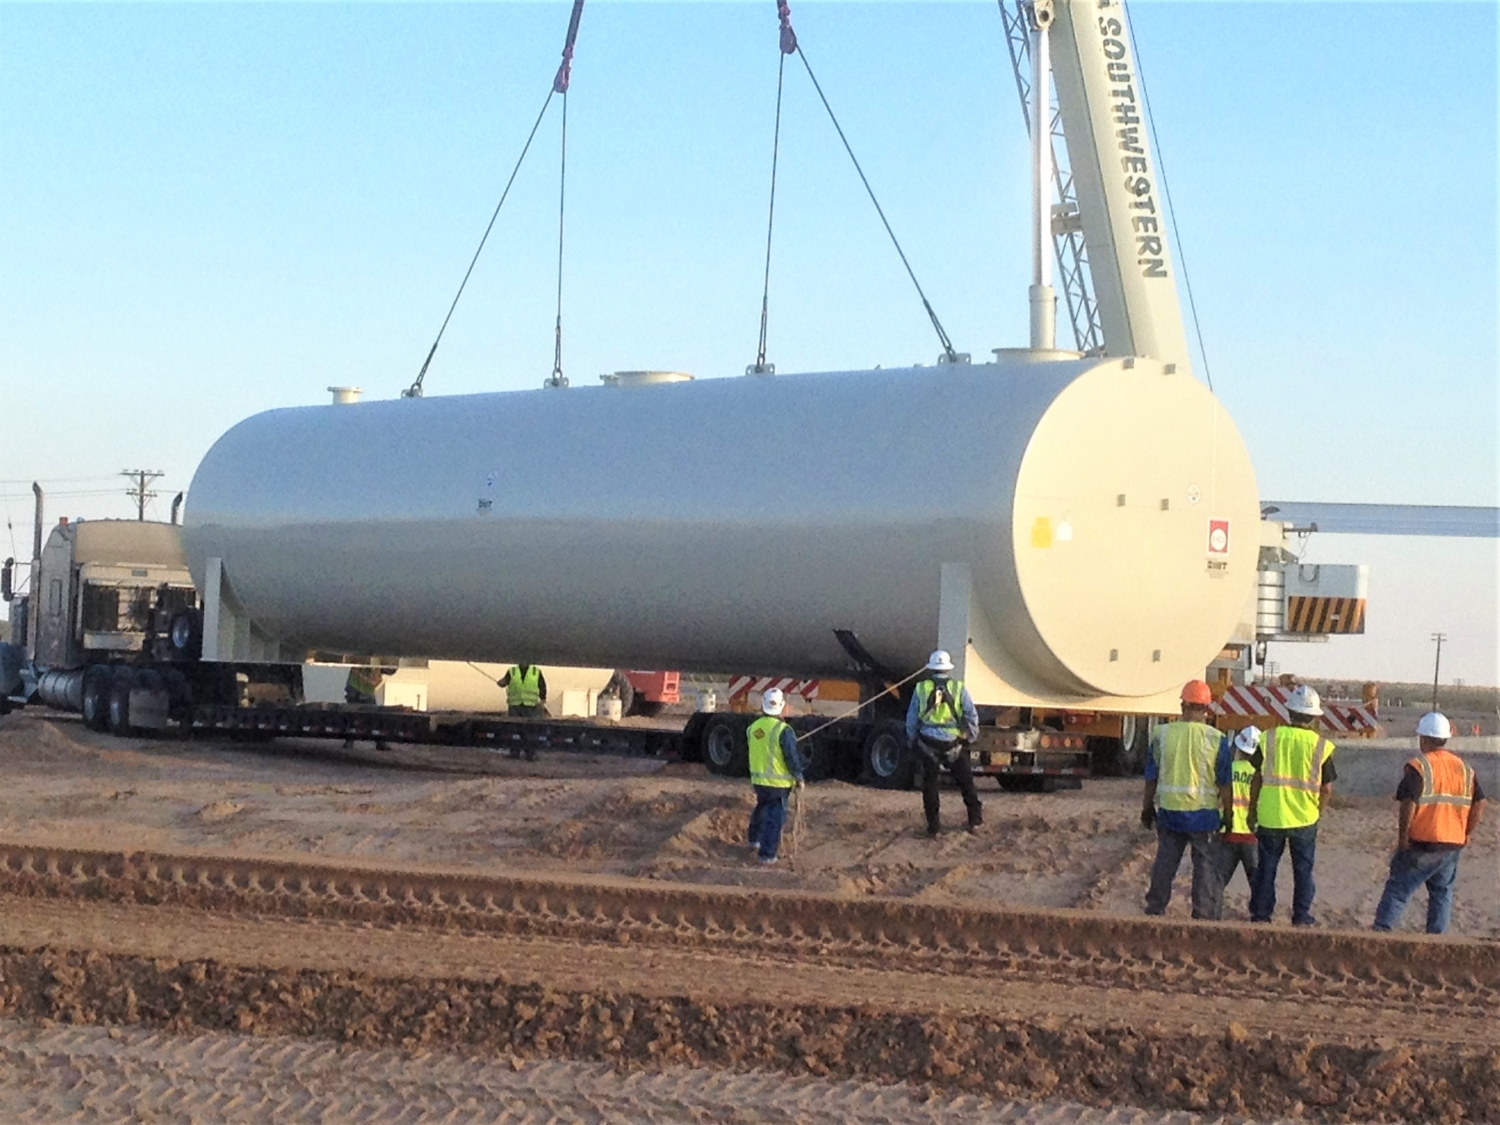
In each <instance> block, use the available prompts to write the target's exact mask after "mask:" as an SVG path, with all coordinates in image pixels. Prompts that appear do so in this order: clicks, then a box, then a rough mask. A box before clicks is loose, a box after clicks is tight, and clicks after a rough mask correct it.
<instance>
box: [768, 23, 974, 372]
mask: <svg viewBox="0 0 1500 1125" xmlns="http://www.w3.org/2000/svg"><path fill="white" fill-rule="evenodd" d="M793 47H794V49H795V50H796V52H797V57H798V58H799V59H801V60H802V66H803V68H804V69H805V70H806V71H807V76H808V77H809V78H810V79H812V84H813V89H814V90H816V91H817V92H818V100H819V101H821V102H822V103H823V108H824V109H826V110H827V111H828V120H830V121H832V122H833V127H834V130H835V131H836V132H837V133H838V135H839V140H840V141H842V142H843V143H844V151H845V152H847V153H848V154H849V159H850V161H851V162H853V164H854V170H855V171H856V172H858V173H859V182H860V183H862V184H864V185H865V194H866V195H868V196H869V197H870V202H871V203H873V204H874V205H875V213H876V214H877V215H879V216H880V223H881V225H882V226H883V227H885V233H886V234H888V235H890V238H891V245H892V246H894V247H895V248H896V254H897V255H898V256H899V257H900V258H901V264H902V265H903V266H905V267H906V276H907V277H909V278H911V283H912V285H913V286H914V287H915V288H916V291H917V296H918V297H920V298H921V299H922V307H923V308H924V309H926V310H927V319H928V320H930V321H932V327H933V330H934V331H935V332H936V333H937V338H938V342H939V343H940V344H942V346H943V357H944V358H945V359H946V360H947V361H948V362H949V363H954V362H957V360H958V353H957V352H955V351H954V350H953V343H952V341H950V340H949V339H948V333H947V332H945V331H944V330H943V323H942V321H940V320H938V315H937V313H936V312H934V311H933V308H932V302H931V301H929V300H928V299H927V294H926V293H924V292H923V291H922V283H921V282H920V281H918V280H917V275H916V272H915V271H914V270H913V269H912V268H911V263H910V262H909V261H907V260H906V251H905V250H903V249H901V243H900V241H899V240H898V239H897V238H896V232H895V231H893V230H892V229H891V223H890V220H889V219H887V218H886V217H885V209H884V208H883V207H881V206H880V200H878V199H876V198H875V189H874V188H872V187H871V186H870V181H869V179H868V178H867V177H866V176H865V170H864V169H863V168H862V167H860V163H859V157H857V156H855V155H854V149H853V147H852V146H851V145H850V144H849V138H848V137H846V136H844V127H843V126H842V125H840V124H839V119H838V117H837V115H835V114H834V112H833V106H831V105H829V104H828V97H827V95H825V94H824V93H823V87H822V85H821V84H820V83H819V82H818V76H817V75H816V74H814V73H813V68H812V63H810V62H808V61H807V54H806V52H804V51H803V50H802V47H801V45H800V44H798V43H796V42H795V41H794V42H793Z"/></svg>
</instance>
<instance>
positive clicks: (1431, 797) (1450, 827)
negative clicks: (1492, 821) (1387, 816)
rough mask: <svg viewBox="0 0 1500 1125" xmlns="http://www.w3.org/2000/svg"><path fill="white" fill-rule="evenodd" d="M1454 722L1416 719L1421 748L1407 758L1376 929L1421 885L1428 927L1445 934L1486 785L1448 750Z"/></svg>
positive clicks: (1396, 915) (1396, 917) (1432, 715)
mask: <svg viewBox="0 0 1500 1125" xmlns="http://www.w3.org/2000/svg"><path fill="white" fill-rule="evenodd" d="M1451 737H1453V725H1452V724H1451V723H1450V722H1448V717H1447V716H1446V715H1440V714H1438V712H1436V711H1432V712H1429V713H1428V714H1426V715H1423V716H1422V718H1421V719H1420V720H1419V721H1418V722H1417V740H1418V744H1419V745H1420V746H1421V749H1422V752H1421V754H1419V755H1417V757H1415V758H1413V759H1412V760H1411V761H1409V762H1407V763H1406V768H1405V769H1404V770H1402V772H1401V784H1400V785H1399V786H1397V788H1396V799H1397V800H1398V801H1400V802H1401V813H1400V816H1399V818H1398V822H1397V838H1396V853H1395V854H1394V855H1393V856H1391V871H1390V875H1389V877H1388V878H1387V879H1386V881H1385V893H1384V894H1382V895H1381V896H1380V905H1379V906H1377V907H1376V908H1375V928H1376V929H1377V930H1389V929H1390V928H1391V927H1393V926H1394V925H1395V924H1396V923H1397V922H1399V921H1400V920H1401V912H1402V911H1404V910H1405V909H1406V903H1407V901H1408V900H1409V899H1410V898H1411V896H1412V895H1413V894H1415V893H1416V890H1417V888H1418V887H1420V886H1422V885H1423V884H1425V885H1426V887H1427V932H1428V933H1429V934H1441V933H1443V932H1445V931H1446V930H1447V929H1448V922H1449V920H1450V919H1451V918H1452V917H1453V885H1454V884H1455V883H1456V882H1457V881H1458V855H1459V853H1460V852H1461V851H1463V849H1464V847H1465V846H1466V845H1467V844H1468V842H1469V841H1470V840H1471V839H1473V837H1474V832H1475V830H1476V829H1477V828H1478V827H1479V822H1480V820H1482V819H1483V817H1484V788H1483V787H1482V786H1481V785H1480V784H1479V778H1478V776H1477V775H1476V774H1475V773H1474V769H1473V767H1472V766H1470V765H1469V764H1468V763H1467V762H1465V761H1464V760H1463V759H1462V758H1460V757H1459V756H1458V755H1457V754H1455V753H1453V752H1452V751H1451V750H1449V749H1448V739H1449V738H1451Z"/></svg>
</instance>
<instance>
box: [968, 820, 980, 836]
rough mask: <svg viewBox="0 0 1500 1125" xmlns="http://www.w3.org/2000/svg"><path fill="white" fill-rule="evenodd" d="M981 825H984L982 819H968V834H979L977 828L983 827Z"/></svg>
mask: <svg viewBox="0 0 1500 1125" xmlns="http://www.w3.org/2000/svg"><path fill="white" fill-rule="evenodd" d="M983 827H984V821H982V820H971V821H969V826H968V832H969V835H970V836H978V835H979V830H980V829H981V828H983Z"/></svg>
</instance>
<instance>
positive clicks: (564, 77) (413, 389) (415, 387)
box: [401, 0, 583, 398]
mask: <svg viewBox="0 0 1500 1125" xmlns="http://www.w3.org/2000/svg"><path fill="white" fill-rule="evenodd" d="M582 15H583V0H573V15H572V18H571V19H570V20H569V21H568V37H567V41H566V42H565V43H564V45H563V61H562V65H561V66H560V67H558V70H557V76H556V77H555V78H554V79H553V80H552V88H551V89H549V90H548V91H547V97H546V98H545V99H544V100H543V102H542V108H541V109H540V110H538V111H537V115H536V120H535V121H533V122H532V123H531V132H529V133H527V134H526V143H525V144H524V145H522V146H521V155H520V156H518V157H516V164H515V167H514V168H512V169H511V170H510V178H509V179H507V180H506V181H505V189H504V190H503V191H501V193H500V202H498V203H496V204H495V210H494V212H493V213H492V214H491V215H490V221H489V223H488V224H487V225H486V226H485V228H484V234H482V235H481V236H480V238H479V246H478V247H477V248H476V249H475V251H474V256H473V257H472V258H470V259H469V268H468V269H466V270H465V271H464V276H463V280H462V281H460V282H459V283H458V292H457V293H455V294H454V295H453V301H452V303H451V304H449V306H448V312H447V315H445V316H444V317H443V323H442V324H441V325H440V326H439V327H438V332H437V337H436V338H435V339H434V340H433V341H432V347H430V348H428V349H427V358H426V359H424V360H423V361H422V368H421V370H420V371H418V372H417V377H416V379H414V380H413V381H412V384H411V386H409V387H407V388H406V390H404V391H402V392H401V397H402V398H421V397H422V385H423V383H424V382H425V381H426V379H427V369H428V368H429V367H431V366H432V358H433V356H435V355H437V350H438V345H439V344H441V343H442V342H443V333H445V332H446V331H448V322H449V321H450V320H452V319H453V310H454V309H456V308H458V301H459V298H460V297H462V296H463V295H464V289H465V288H466V287H467V286H468V284H469V278H470V277H471V276H472V275H473V273H474V267H475V266H476V265H478V264H479V255H480V254H481V253H483V252H484V244H485V243H486V242H487V241H489V237H490V232H491V231H492V230H494V229H495V220H496V219H498V218H499V217H500V209H501V208H502V207H504V206H505V200H506V199H507V198H508V197H509V196H510V189H511V188H512V187H513V186H514V185H515V182H516V176H517V174H518V173H519V172H520V171H521V165H522V164H523V163H525V161H526V154H527V153H528V152H530V151H531V142H532V141H534V140H536V131H537V130H538V129H539V128H541V125H542V118H544V117H546V116H547V107H548V106H550V105H551V104H552V98H553V95H555V94H558V93H562V94H564V95H566V94H567V90H568V79H569V77H570V76H571V72H572V68H573V44H574V42H575V41H576V40H577V38H578V21H579V19H580V17H582ZM564 131H565V132H566V122H565V123H564ZM560 256H561V255H560V254H559V257H560ZM560 287H561V282H559V288H560Z"/></svg>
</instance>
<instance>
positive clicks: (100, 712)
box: [83, 664, 114, 734]
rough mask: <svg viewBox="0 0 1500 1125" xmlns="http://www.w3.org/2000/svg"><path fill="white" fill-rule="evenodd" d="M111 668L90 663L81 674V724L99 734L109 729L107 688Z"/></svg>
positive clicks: (112, 674)
mask: <svg viewBox="0 0 1500 1125" xmlns="http://www.w3.org/2000/svg"><path fill="white" fill-rule="evenodd" d="M113 676H114V673H113V669H111V668H110V666H109V665H108V664H95V665H92V666H91V667H90V668H89V670H88V671H86V672H85V673H84V674H83V725H84V726H86V727H88V728H89V730H93V731H99V732H100V733H101V734H102V733H103V732H104V731H106V730H108V729H109V689H110V681H111V680H112V679H113Z"/></svg>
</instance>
